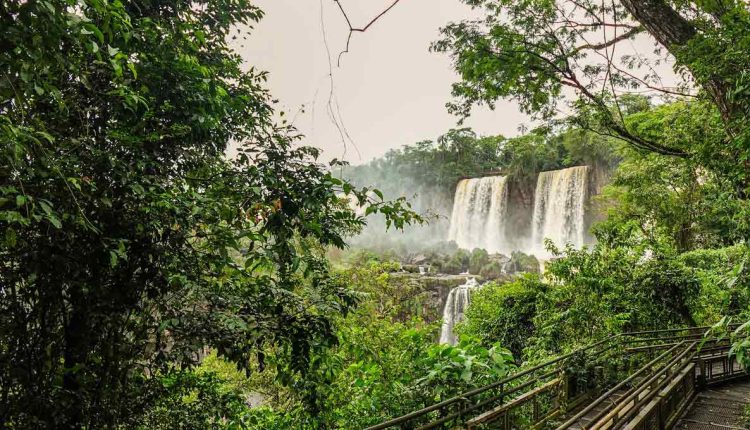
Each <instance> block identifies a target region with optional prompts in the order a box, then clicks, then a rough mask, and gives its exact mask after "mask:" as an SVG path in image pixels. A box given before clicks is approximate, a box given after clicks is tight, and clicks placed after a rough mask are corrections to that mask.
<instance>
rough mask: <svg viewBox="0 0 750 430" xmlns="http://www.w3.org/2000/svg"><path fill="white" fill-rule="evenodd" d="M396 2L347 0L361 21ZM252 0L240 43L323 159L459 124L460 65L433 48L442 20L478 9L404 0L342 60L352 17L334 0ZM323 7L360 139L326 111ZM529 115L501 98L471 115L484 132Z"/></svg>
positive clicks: (362, 157) (360, 153) (349, 121)
mask: <svg viewBox="0 0 750 430" xmlns="http://www.w3.org/2000/svg"><path fill="white" fill-rule="evenodd" d="M391 2H392V0H342V4H343V5H344V7H345V8H346V10H347V12H348V14H349V17H350V19H351V20H352V24H353V25H354V26H359V25H365V24H366V23H367V22H368V21H370V20H371V19H372V18H373V17H374V16H376V15H377V14H378V13H380V12H381V11H382V10H383V9H385V8H386V7H387V6H388V5H389V4H390V3H391ZM255 4H256V5H258V6H260V7H261V8H262V9H263V10H264V11H265V12H266V16H265V18H264V19H263V20H262V21H261V23H260V24H258V25H257V26H256V28H255V29H254V30H253V32H252V34H251V36H250V37H249V39H248V40H247V41H246V42H245V44H244V46H241V47H239V48H238V49H239V51H240V52H241V53H242V55H243V57H244V58H245V59H246V60H247V62H248V64H251V65H254V66H256V67H257V68H259V69H263V70H267V71H268V72H269V73H270V77H269V87H270V90H271V92H272V93H273V95H274V96H275V97H276V98H277V99H278V100H279V106H278V107H279V109H280V110H284V111H286V112H287V113H288V115H289V117H292V118H295V121H294V123H295V125H296V126H297V128H298V129H299V130H300V131H301V132H302V133H304V134H305V135H306V137H305V143H307V144H310V145H313V146H317V147H319V148H322V149H323V150H324V159H325V160H326V161H327V160H330V159H332V158H342V157H344V158H345V159H346V160H348V161H350V162H352V163H353V164H359V163H362V162H366V161H369V160H371V159H372V158H374V157H378V156H380V155H383V154H384V153H385V152H386V151H387V150H389V149H391V148H397V147H400V146H402V145H404V144H408V143H413V142H416V141H419V140H423V139H434V138H435V137H437V136H439V135H440V134H442V133H444V132H445V131H447V130H448V129H450V128H451V127H454V126H455V125H456V118H455V117H454V116H452V115H450V114H449V113H448V112H447V110H446V108H445V103H446V102H448V101H449V100H450V99H451V96H450V86H451V83H453V82H454V81H455V80H456V75H455V74H454V72H453V71H452V70H451V65H450V59H449V58H447V56H445V55H441V54H436V53H430V52H429V50H428V48H429V45H430V42H432V41H434V40H436V39H437V38H438V36H439V34H438V29H439V28H440V27H441V26H443V25H445V24H446V23H448V22H450V21H457V20H460V19H462V18H466V17H470V16H471V14H472V11H471V9H469V8H468V7H467V6H465V5H464V4H462V3H460V2H459V0H401V2H400V3H398V4H397V5H396V6H395V7H394V8H393V9H392V10H391V11H390V12H389V13H388V14H387V15H385V16H384V17H383V18H381V19H380V20H379V21H378V22H377V23H375V24H374V25H373V26H372V27H370V29H369V30H368V31H367V32H366V33H355V34H354V35H353V37H352V41H351V46H350V52H349V53H348V54H345V55H344V56H343V57H342V59H341V66H340V67H337V66H336V57H337V55H338V53H339V52H340V51H341V50H342V49H343V48H344V46H345V43H346V36H347V34H348V31H347V29H348V27H347V25H346V22H345V20H344V18H343V16H342V15H341V13H340V11H339V10H338V8H337V7H336V4H335V3H334V2H333V0H256V1H255ZM321 7H322V12H323V14H322V19H323V22H324V28H325V33H326V37H327V40H328V45H329V48H330V52H331V56H332V57H333V58H332V60H331V61H332V62H333V65H332V67H333V82H334V92H333V94H334V96H335V100H336V101H337V103H338V108H339V109H338V111H339V112H340V113H341V116H342V119H343V125H344V126H345V127H346V131H348V134H349V136H351V139H352V141H353V142H354V145H352V144H351V143H348V144H347V145H346V146H345V145H344V143H343V142H342V138H341V136H340V135H339V131H338V130H337V128H336V126H335V125H334V123H333V121H332V120H331V119H330V118H329V113H328V112H327V104H328V100H329V95H330V80H329V63H328V55H327V53H326V47H325V43H324V39H323V26H321ZM303 106H304V110H303V111H302V110H301V109H302V107H303ZM334 108H335V103H334ZM336 114H337V115H338V112H336ZM528 123H529V119H528V118H526V117H525V116H524V115H522V114H521V113H520V112H519V111H518V108H517V107H516V105H515V104H514V103H511V102H501V103H499V104H498V106H497V108H496V110H495V111H494V112H492V111H489V110H487V109H476V110H475V112H474V113H473V115H472V117H471V118H470V119H469V120H468V121H467V123H466V125H468V126H471V127H472V128H474V130H476V131H477V132H478V133H479V134H482V135H488V134H493V135H494V134H503V135H505V136H514V135H517V134H518V128H519V126H520V125H521V124H528ZM355 146H356V148H355Z"/></svg>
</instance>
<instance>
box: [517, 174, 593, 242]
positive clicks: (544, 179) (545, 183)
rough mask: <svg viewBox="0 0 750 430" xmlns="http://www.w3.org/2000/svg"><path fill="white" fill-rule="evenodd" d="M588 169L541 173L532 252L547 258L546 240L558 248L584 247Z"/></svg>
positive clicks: (538, 182)
mask: <svg viewBox="0 0 750 430" xmlns="http://www.w3.org/2000/svg"><path fill="white" fill-rule="evenodd" d="M588 171H589V167H588V166H579V167H570V168H568V169H562V170H552V171H549V172H541V173H539V177H538V179H537V184H536V192H535V193H534V215H533V218H532V233H531V244H530V247H529V248H530V251H531V252H532V253H534V254H536V255H538V256H539V255H546V254H547V252H546V251H545V249H544V239H550V240H552V242H553V243H554V244H555V245H556V246H560V247H561V246H565V245H566V244H572V245H573V246H574V247H576V248H580V247H581V246H583V243H584V234H585V226H584V210H585V203H586V197H587V190H588Z"/></svg>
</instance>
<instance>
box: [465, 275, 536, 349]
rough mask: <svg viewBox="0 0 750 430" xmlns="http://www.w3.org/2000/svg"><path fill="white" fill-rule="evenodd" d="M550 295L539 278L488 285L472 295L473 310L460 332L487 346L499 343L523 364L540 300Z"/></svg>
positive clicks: (468, 314) (524, 278)
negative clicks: (522, 360)
mask: <svg viewBox="0 0 750 430" xmlns="http://www.w3.org/2000/svg"><path fill="white" fill-rule="evenodd" d="M546 291H547V286H546V285H545V284H544V283H542V282H541V281H540V279H539V278H538V277H537V276H535V275H526V276H522V277H520V278H518V279H516V280H514V281H512V282H508V283H502V284H501V283H489V284H484V285H483V286H482V288H480V289H478V290H477V291H475V292H474V293H473V294H472V296H471V306H470V307H469V309H468V310H467V312H466V319H465V321H464V322H463V323H461V325H460V326H459V328H458V332H459V333H460V334H462V335H466V336H470V337H476V338H478V339H480V340H481V341H482V342H483V343H485V344H492V343H495V342H499V343H500V344H502V345H504V346H505V347H506V348H508V349H509V350H510V351H511V352H512V353H513V356H514V357H517V358H518V359H519V360H520V359H521V358H522V357H523V350H524V348H526V346H528V344H527V342H528V340H529V339H530V338H531V337H532V336H533V335H534V334H535V327H534V321H533V320H534V316H535V315H536V302H537V300H538V296H539V295H541V294H546Z"/></svg>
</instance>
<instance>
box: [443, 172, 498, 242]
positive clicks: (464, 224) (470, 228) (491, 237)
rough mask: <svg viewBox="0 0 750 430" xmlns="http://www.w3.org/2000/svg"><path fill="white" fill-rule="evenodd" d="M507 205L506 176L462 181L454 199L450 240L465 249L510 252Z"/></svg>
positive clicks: (457, 187)
mask: <svg viewBox="0 0 750 430" xmlns="http://www.w3.org/2000/svg"><path fill="white" fill-rule="evenodd" d="M507 201H508V187H507V180H506V177H505V176H485V177H483V178H471V179H462V180H461V181H460V182H459V183H458V185H457V186H456V194H455V197H454V199H453V212H452V213H451V225H450V230H449V233H448V240H452V241H455V242H456V243H457V244H458V246H459V247H461V248H465V249H474V248H484V249H486V250H487V251H488V252H493V253H494V252H509V251H510V249H509V246H508V241H507V239H506V235H505V219H506V216H507V212H508V208H507V206H508V205H507Z"/></svg>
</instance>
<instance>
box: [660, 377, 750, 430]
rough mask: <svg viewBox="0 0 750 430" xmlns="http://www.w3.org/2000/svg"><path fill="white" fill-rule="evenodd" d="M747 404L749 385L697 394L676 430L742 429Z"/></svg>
mask: <svg viewBox="0 0 750 430" xmlns="http://www.w3.org/2000/svg"><path fill="white" fill-rule="evenodd" d="M748 403H750V381H743V382H735V383H733V384H727V385H724V386H721V387H717V388H712V389H707V390H704V391H701V392H699V393H698V395H697V396H696V398H695V401H693V404H692V405H690V408H689V409H688V412H687V413H686V414H685V416H683V417H682V419H681V420H680V421H679V422H678V423H677V425H676V426H675V427H674V428H675V429H677V430H728V429H746V428H747V426H746V424H745V423H746V422H747V421H746V417H745V408H746V407H747V405H748Z"/></svg>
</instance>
